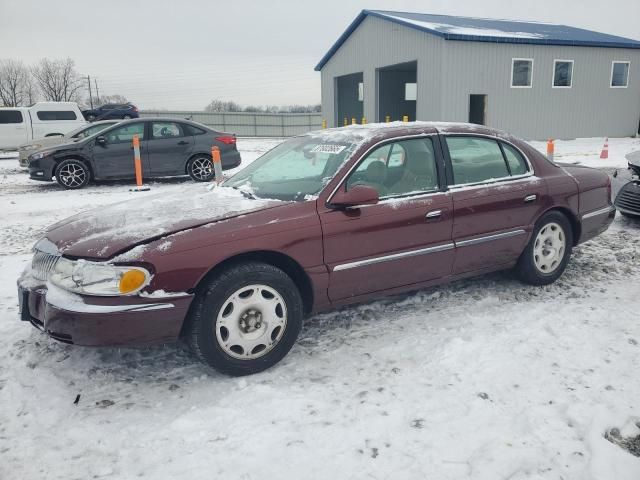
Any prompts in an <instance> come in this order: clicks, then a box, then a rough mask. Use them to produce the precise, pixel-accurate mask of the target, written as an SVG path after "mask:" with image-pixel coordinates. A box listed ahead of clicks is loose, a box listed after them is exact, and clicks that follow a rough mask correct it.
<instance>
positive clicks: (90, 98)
mask: <svg viewBox="0 0 640 480" xmlns="http://www.w3.org/2000/svg"><path fill="white" fill-rule="evenodd" d="M87 82H88V83H89V103H90V104H91V110H93V95H92V94H91V77H90V76H89V75H87Z"/></svg>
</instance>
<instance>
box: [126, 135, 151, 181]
mask: <svg viewBox="0 0 640 480" xmlns="http://www.w3.org/2000/svg"><path fill="white" fill-rule="evenodd" d="M133 168H134V170H135V172H136V188H131V189H130V190H131V191H132V192H144V191H145V190H149V187H143V186H142V160H140V139H139V138H138V135H134V136H133Z"/></svg>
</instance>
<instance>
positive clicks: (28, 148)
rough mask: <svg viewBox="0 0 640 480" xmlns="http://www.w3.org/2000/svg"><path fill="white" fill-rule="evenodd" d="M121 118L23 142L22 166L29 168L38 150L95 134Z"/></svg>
mask: <svg viewBox="0 0 640 480" xmlns="http://www.w3.org/2000/svg"><path fill="white" fill-rule="evenodd" d="M118 122H119V120H104V121H101V122H94V123H92V124H87V125H83V126H82V127H80V128H76V129H75V130H72V131H70V132H69V133H66V134H65V135H55V136H51V137H46V138H41V139H39V140H34V141H31V142H27V143H23V144H22V145H20V146H19V147H18V162H19V163H20V166H21V167H22V168H29V155H33V154H34V153H36V151H38V150H43V149H45V148H51V147H54V146H56V145H60V144H63V143H69V142H76V141H78V140H81V139H83V138H87V137H90V136H91V135H95V134H96V133H98V132H101V131H102V130H104V129H105V128H107V127H110V126H112V125H115V124H116V123H118Z"/></svg>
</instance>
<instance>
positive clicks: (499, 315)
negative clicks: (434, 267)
mask: <svg viewBox="0 0 640 480" xmlns="http://www.w3.org/2000/svg"><path fill="white" fill-rule="evenodd" d="M602 140H603V139H588V140H576V141H571V142H569V141H567V142H557V144H556V158H557V159H559V160H562V161H576V162H580V163H586V164H590V165H594V166H596V165H597V166H601V167H603V168H610V167H614V166H623V165H624V164H625V162H624V154H625V153H626V152H627V151H631V150H632V149H633V148H634V147H636V148H640V141H639V140H636V139H611V140H610V159H609V160H606V161H605V160H602V161H601V160H599V159H598V158H597V157H598V155H599V153H600V150H599V149H600V148H601V143H602ZM278 141H279V140H277V139H274V140H265V139H240V141H239V149H240V150H241V152H242V157H243V162H244V165H246V164H247V163H249V162H250V161H252V160H253V159H255V158H256V157H257V156H258V155H259V154H260V153H261V152H263V151H265V150H267V149H269V148H271V147H272V146H273V145H275V144H277V142H278ZM535 146H536V147H537V148H540V149H541V150H544V148H545V144H544V143H543V142H539V143H536V144H535ZM183 183H184V181H175V180H174V181H162V182H153V183H152V184H151V187H152V188H151V192H145V193H132V192H129V190H128V189H129V185H128V184H126V183H110V184H102V185H99V186H91V187H89V188H87V189H85V190H83V191H80V192H66V191H63V190H61V189H59V188H58V187H57V185H55V184H53V183H52V184H46V183H45V184H42V183H38V182H33V181H30V180H28V179H27V176H26V175H25V173H24V172H23V171H22V170H20V169H19V168H18V166H17V161H16V160H15V159H12V160H2V161H0V226H1V227H2V228H1V229H0V272H2V273H0V479H5V478H6V479H18V478H19V479H65V480H70V479H83V480H84V479H87V478H109V479H133V478H151V479H154V480H157V479H175V478H189V479H194V480H197V479H211V478H228V479H236V478H238V479H255V478H265V479H270V478H304V479H307V478H318V479H327V478H358V479H359V478H376V479H381V478H394V479H396V478H398V479H404V478H433V479H473V480H477V479H487V480H497V479H506V478H509V479H525V478H527V479H565V480H567V479H580V480H582V479H586V480H589V479H592V480H595V479H607V480H616V479H620V480H627V479H628V480H632V479H633V480H637V479H638V478H640V458H637V457H634V456H632V455H631V454H629V453H628V452H626V451H625V450H623V449H621V448H619V447H618V446H616V445H614V444H613V443H610V442H609V441H608V440H606V439H605V438H604V434H605V432H607V431H608V430H609V429H611V428H613V427H617V428H620V429H621V433H622V435H623V436H627V437H629V436H635V435H637V434H639V433H640V429H638V427H637V426H636V425H635V423H636V422H637V421H638V420H640V403H639V402H638V399H639V398H640V382H638V373H637V372H638V371H639V368H640V322H639V321H638V320H639V313H638V312H640V295H639V294H640V262H639V259H640V222H631V221H628V220H626V219H623V218H620V217H618V218H616V221H615V222H614V224H613V225H612V227H611V229H610V230H609V231H607V232H606V233H605V234H603V235H602V236H600V237H598V238H597V239H595V240H593V241H591V242H589V243H587V244H584V245H582V246H580V247H578V248H577V249H576V250H575V251H574V257H573V259H572V261H571V263H570V265H569V267H568V269H567V271H566V273H565V275H564V276H563V277H562V278H561V279H560V280H559V281H558V282H557V283H556V284H554V285H551V286H548V287H544V288H533V287H528V286H524V285H522V284H520V283H518V282H517V281H516V280H514V279H513V278H511V277H510V276H509V275H508V274H494V275H489V276H484V277H481V278H477V279H472V280H466V281H462V282H457V283H455V284H452V285H448V286H443V287H439V288H432V289H429V290H424V291H420V292H418V293H414V294H410V295H403V296H399V297H394V298H389V299H385V300H381V301H379V302H374V303H369V304H366V305H360V306H357V307H352V308H346V309H342V310H340V311H337V312H333V313H328V314H322V315H316V316H314V317H313V318H310V319H308V320H307V321H306V322H305V326H304V328H303V331H302V334H301V337H300V340H299V342H298V344H297V345H296V346H295V347H294V348H293V350H292V351H291V353H290V354H289V355H288V356H287V357H286V358H285V360H284V361H283V362H282V363H280V364H279V365H278V366H276V367H275V368H273V369H271V370H269V371H267V372H264V373H261V374H258V375H254V376H251V377H246V378H242V379H233V378H228V377H223V376H221V375H218V374H217V373H215V372H212V371H210V370H208V369H207V368H205V367H204V366H202V365H200V364H198V363H197V362H196V361H194V360H193V359H192V357H191V356H190V355H189V353H188V352H186V351H185V350H184V349H183V348H182V347H181V346H179V345H166V346H160V347H153V348H141V349H88V348H82V347H74V346H68V345H64V344H61V343H57V342H55V341H52V340H49V339H47V338H46V337H45V336H44V335H43V334H41V333H40V332H38V331H36V330H35V329H33V328H32V327H30V326H29V325H26V324H24V323H21V322H20V321H19V320H18V318H17V305H16V291H15V279H16V277H17V276H18V274H19V272H20V271H21V270H22V268H23V265H24V264H25V262H27V261H28V260H29V258H30V253H29V252H30V248H31V246H32V244H33V242H34V241H35V240H36V239H37V238H38V237H39V236H40V234H41V232H42V230H43V229H44V228H45V227H46V226H47V225H48V224H51V223H53V222H55V221H57V220H60V219H62V218H64V217H66V216H69V215H71V214H74V213H77V212H79V211H81V210H85V209H87V208H93V207H99V206H101V205H105V204H108V203H113V202H116V201H119V200H123V199H126V198H143V197H144V196H145V195H148V194H152V193H157V192H159V191H167V192H170V191H172V190H175V189H176V188H178V187H179V186H180V185H182V184H183ZM78 395H79V400H78V402H77V404H76V403H74V401H75V400H76V399H77V398H78Z"/></svg>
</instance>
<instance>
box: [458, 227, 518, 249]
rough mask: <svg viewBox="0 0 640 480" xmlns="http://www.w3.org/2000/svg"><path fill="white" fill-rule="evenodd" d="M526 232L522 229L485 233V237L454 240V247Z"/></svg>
mask: <svg viewBox="0 0 640 480" xmlns="http://www.w3.org/2000/svg"><path fill="white" fill-rule="evenodd" d="M526 233H527V232H526V231H524V230H511V231H510V232H503V233H495V234H493V235H487V236H486V237H478V238H472V239H469V240H462V241H461V242H458V241H456V242H455V243H456V247H468V246H469V245H477V244H479V243H485V242H492V241H493V240H500V239H502V238H509V237H515V236H518V235H524V234H526Z"/></svg>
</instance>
